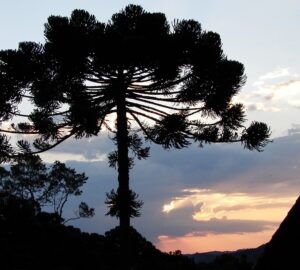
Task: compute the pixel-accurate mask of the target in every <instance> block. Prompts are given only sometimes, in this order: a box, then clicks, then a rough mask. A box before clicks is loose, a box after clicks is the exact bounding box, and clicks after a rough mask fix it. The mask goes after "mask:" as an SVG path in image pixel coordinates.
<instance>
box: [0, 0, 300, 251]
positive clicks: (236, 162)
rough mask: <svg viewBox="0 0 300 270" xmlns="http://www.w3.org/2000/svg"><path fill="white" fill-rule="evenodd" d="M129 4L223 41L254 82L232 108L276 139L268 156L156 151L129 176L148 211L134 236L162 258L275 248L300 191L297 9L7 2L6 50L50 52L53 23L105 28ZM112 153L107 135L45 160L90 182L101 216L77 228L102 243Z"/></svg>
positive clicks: (214, 149)
mask: <svg viewBox="0 0 300 270" xmlns="http://www.w3.org/2000/svg"><path fill="white" fill-rule="evenodd" d="M0 1H1V0H0ZM129 3H132V4H139V5H141V6H142V7H143V8H144V9H145V10H146V11H150V12H154V11H155V12H163V13H165V14H166V16H167V18H168V20H169V22H171V21H172V20H174V19H175V18H179V19H183V18H184V19H195V20H197V21H199V22H200V23H201V25H202V28H203V29H204V30H208V31H215V32H217V33H219V34H220V36H221V39H222V42H223V49H224V53H225V54H226V55H227V56H228V58H229V59H233V60H237V61H240V62H241V63H243V64H244V65H245V69H246V75H247V82H246V84H245V86H244V87H243V88H242V90H241V92H240V94H239V95H238V96H236V97H235V99H234V101H235V102H242V103H244V104H245V105H246V110H247V111H246V118H247V119H248V120H247V122H246V123H245V124H246V125H248V124H249V123H251V122H252V121H253V120H254V119H255V120H258V121H263V122H265V123H267V124H268V125H269V126H270V127H271V130H272V139H273V142H272V143H270V144H268V145H267V146H266V148H265V150H264V152H261V153H258V152H254V151H249V150H246V149H243V147H242V146H241V145H236V144H221V145H213V144H212V145H205V146H204V148H199V147H197V146H196V145H192V146H191V147H189V148H187V149H182V150H169V151H165V150H163V149H162V148H161V147H158V146H155V145H151V149H150V158H149V159H147V160H143V161H138V162H137V163H136V165H135V166H134V168H133V170H132V171H131V186H132V189H133V190H134V191H136V192H137V193H138V194H139V195H140V198H141V199H142V200H143V201H144V202H145V204H144V206H143V208H142V216H141V217H140V218H136V219H133V220H132V224H133V226H134V227H135V228H136V229H137V230H138V231H139V232H140V233H141V234H142V235H144V236H145V237H146V238H147V239H148V240H150V241H152V242H153V244H155V245H156V247H158V248H159V249H161V250H162V251H171V250H178V249H179V250H181V251H182V252H183V253H195V252H199V253H202V252H209V251H216V250H218V251H229V250H237V249H247V248H255V247H258V246H260V245H261V244H264V243H266V242H268V241H269V240H270V239H271V236H272V235H273V233H274V232H275V231H276V229H277V228H278V225H279V224H280V222H281V221H282V220H283V219H284V217H285V216H286V215H287V213H288V211H289V209H290V208H291V207H292V205H293V204H294V202H295V201H296V199H297V197H298V196H299V190H300V181H299V179H298V175H299V172H300V154H299V153H300V151H299V150H300V121H299V120H298V116H299V109H300V62H299V61H297V60H298V59H300V52H299V49H298V48H299V45H300V38H299V37H297V36H296V35H295V33H296V31H297V25H299V23H300V18H299V16H298V13H299V11H300V3H299V2H297V1H296V0H288V1H286V2H285V3H282V1H279V0H277V1H271V0H267V1H264V2H263V3H262V2H261V1H258V0H255V1H251V3H240V1H238V0H229V1H227V3H226V4H225V3H224V2H221V1H220V0H212V1H209V3H207V2H206V3H204V2H202V1H196V0H185V1H183V0H176V1H173V2H172V5H170V4H169V3H168V1H165V0H163V1H151V3H149V2H147V1H145V0H144V1H125V0H122V1H118V2H117V3H116V2H114V3H107V2H104V1H96V0H92V1H89V3H84V2H83V1H80V0H75V1H72V3H71V2H64V3H61V2H60V1H58V0H54V1H52V2H51V3H43V4H37V2H36V1H34V0H28V1H26V3H25V2H24V3H19V2H17V1H16V0H12V1H10V2H5V3H4V1H3V3H2V9H1V10H0V14H1V16H0V20H1V22H0V35H1V37H2V40H1V42H0V49H1V50H4V49H16V48H17V45H18V42H20V41H25V40H26V41H35V42H41V43H43V42H44V38H43V27H44V23H45V22H46V20H47V18H48V17H49V16H50V15H61V16H69V15H70V14H71V11H72V10H74V9H77V8H79V9H85V10H87V11H89V12H90V13H91V14H94V15H95V16H96V18H97V19H98V20H99V21H101V22H107V20H109V18H110V17H111V15H113V14H114V13H116V12H118V11H120V10H121V9H123V8H124V7H125V6H126V5H128V4H129ZM278 18H280V20H278ZM25 109H26V108H25ZM112 149H114V146H113V144H112V142H111V141H110V140H109V136H108V134H107V133H106V132H102V133H101V135H100V136H98V137H92V138H90V139H84V140H83V139H82V140H77V141H76V142H75V141H74V140H73V139H72V140H69V141H68V142H65V144H62V145H61V146H59V147H57V148H55V149H53V150H51V152H48V153H45V154H42V155H41V157H42V158H43V160H44V161H45V162H53V161H54V160H56V159H58V160H60V161H62V162H66V164H67V165H68V166H71V167H74V168H75V169H76V170H77V171H78V172H80V173H81V172H85V173H86V175H87V176H89V180H88V183H87V184H86V185H85V186H84V187H83V190H84V192H83V195H82V196H81V197H80V199H79V200H81V199H83V200H85V201H87V202H88V204H89V205H91V206H92V207H95V210H96V216H95V217H94V218H93V219H91V220H79V221H74V222H73V223H72V225H74V226H77V227H79V228H80V229H81V230H83V231H86V232H97V233H100V234H103V233H104V232H105V231H107V230H109V229H111V228H113V227H115V225H116V224H117V221H116V220H115V219H112V218H110V217H107V216H105V213H106V212H107V209H106V206H105V205H104V200H105V192H109V191H110V190H111V189H112V188H115V187H116V184H117V183H116V181H115V179H116V171H115V170H113V169H111V168H109V167H108V163H107V154H108V153H109V152H110V151H111V150H112ZM77 203H78V200H77V199H76V200H72V201H70V203H69V205H68V206H67V209H66V213H65V214H66V215H71V214H72V211H73V209H74V205H76V204H77Z"/></svg>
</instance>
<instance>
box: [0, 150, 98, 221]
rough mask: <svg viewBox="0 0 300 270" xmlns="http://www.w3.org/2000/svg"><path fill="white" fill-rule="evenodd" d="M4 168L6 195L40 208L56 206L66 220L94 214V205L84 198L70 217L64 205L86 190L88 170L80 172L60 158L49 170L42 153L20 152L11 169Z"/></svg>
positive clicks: (0, 177) (1, 182)
mask: <svg viewBox="0 0 300 270" xmlns="http://www.w3.org/2000/svg"><path fill="white" fill-rule="evenodd" d="M0 168H1V169H0V192H1V194H2V196H4V197H5V196H6V197H7V196H8V197H9V196H13V197H15V198H18V199H20V200H27V201H31V202H32V203H33V204H34V205H37V206H38V207H39V208H41V207H45V206H52V207H53V212H54V213H55V214H56V215H57V217H58V219H59V220H60V221H61V222H63V223H66V222H68V221H70V220H74V219H78V218H89V217H92V216H93V215H94V209H93V208H90V207H89V206H88V205H87V204H86V203H85V202H81V203H80V204H79V206H78V210H77V211H75V216H74V217H72V218H68V219H66V220H64V218H63V209H64V207H65V204H66V203H67V201H68V199H69V198H70V196H79V195H81V194H82V190H81V187H82V185H83V184H85V183H86V180H87V179H88V178H87V177H86V176H85V174H84V173H82V174H79V173H76V171H75V170H74V169H71V168H68V167H66V165H65V164H63V163H61V162H59V161H55V163H54V165H52V166H51V168H50V169H49V170H48V168H47V167H46V165H45V164H44V163H43V162H42V160H41V158H40V157H39V156H38V155H26V156H19V157H18V160H17V163H15V164H13V165H12V166H11V167H10V171H7V170H6V169H4V168H3V167H0Z"/></svg>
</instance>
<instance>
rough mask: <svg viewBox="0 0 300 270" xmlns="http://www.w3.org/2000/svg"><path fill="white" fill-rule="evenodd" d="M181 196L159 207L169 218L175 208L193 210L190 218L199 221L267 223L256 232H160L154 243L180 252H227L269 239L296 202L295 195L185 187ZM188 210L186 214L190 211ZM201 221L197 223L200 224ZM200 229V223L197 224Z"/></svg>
mask: <svg viewBox="0 0 300 270" xmlns="http://www.w3.org/2000/svg"><path fill="white" fill-rule="evenodd" d="M182 192H183V193H182V194H183V195H182V196H179V197H176V198H173V199H171V200H170V201H169V202H167V203H165V204H164V205H163V207H162V212H163V213H164V214H165V215H166V217H168V215H169V214H170V213H171V212H172V213H173V215H174V214H175V215H176V210H178V209H187V208H189V209H193V211H192V214H191V216H190V217H188V216H187V218H190V219H191V220H194V221H196V222H197V221H198V222H210V221H214V220H218V221H219V222H222V220H224V221H228V222H230V221H244V222H247V221H249V222H255V221H257V222H266V224H267V223H268V222H269V225H268V226H265V227H262V228H261V231H259V232H247V231H245V232H243V228H239V229H240V230H241V232H243V233H240V232H237V233H235V232H228V233H224V232H221V231H220V232H218V231H201V230H199V231H195V232H192V231H191V232H190V233H188V234H186V235H182V236H174V237H173V236H168V235H161V236H159V237H158V241H157V242H156V246H157V247H158V248H159V249H160V250H162V251H166V252H168V251H174V250H181V251H182V252H183V253H195V252H208V251H216V250H218V251H230V250H237V249H244V248H255V247H258V246H260V245H262V244H264V243H266V242H268V241H269V240H270V239H271V237H272V235H273V234H274V232H275V231H276V229H277V226H276V224H278V225H279V224H280V223H281V221H282V220H283V219H284V218H285V217H286V215H287V213H288V211H289V209H290V208H291V207H292V205H293V204H294V203H295V199H296V197H295V196H282V197H279V196H274V195H272V194H265V195H263V194H259V195H258V194H247V193H222V192H215V191H213V190H208V189H185V190H182ZM189 212H190V211H188V212H187V213H189ZM199 224H200V223H199ZM200 228H201V226H200Z"/></svg>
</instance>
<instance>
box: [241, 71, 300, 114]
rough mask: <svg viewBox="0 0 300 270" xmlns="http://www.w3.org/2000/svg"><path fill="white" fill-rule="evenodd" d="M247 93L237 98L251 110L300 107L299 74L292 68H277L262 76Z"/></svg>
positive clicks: (282, 109) (273, 110)
mask: <svg viewBox="0 0 300 270" xmlns="http://www.w3.org/2000/svg"><path fill="white" fill-rule="evenodd" d="M252 86H253V88H252V89H250V90H249V91H248V92H247V94H246V95H245V94H240V95H239V96H238V97H236V98H235V101H236V102H241V103H243V104H244V105H245V108H246V109H247V110H248V111H250V112H254V111H257V112H267V113H269V112H271V113H274V112H282V111H285V110H288V109H290V108H300V80H299V75H298V74H297V73H295V72H291V71H290V68H276V69H274V70H273V71H271V72H268V73H266V74H264V75H262V76H260V77H259V78H258V79H257V80H256V81H255V82H254V83H253V84H252Z"/></svg>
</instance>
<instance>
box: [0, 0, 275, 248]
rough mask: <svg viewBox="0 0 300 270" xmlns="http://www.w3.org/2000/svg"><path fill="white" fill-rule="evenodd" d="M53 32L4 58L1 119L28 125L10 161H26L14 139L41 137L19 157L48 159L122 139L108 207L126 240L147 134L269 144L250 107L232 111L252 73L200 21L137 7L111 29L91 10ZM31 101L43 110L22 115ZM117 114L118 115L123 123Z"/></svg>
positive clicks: (4, 151)
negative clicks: (98, 140)
mask: <svg viewBox="0 0 300 270" xmlns="http://www.w3.org/2000/svg"><path fill="white" fill-rule="evenodd" d="M44 33H45V38H46V41H45V44H37V43H34V42H23V43H20V45H19V49H18V50H16V51H13V50H6V51H1V52H0V85H1V92H2V95H1V97H0V105H1V106H0V107H1V111H0V117H1V120H2V121H5V120H8V119H11V118H16V117H28V119H29V121H27V122H19V123H18V124H14V125H11V126H10V127H9V128H4V126H3V127H2V129H1V131H2V135H1V137H0V144H1V146H2V147H1V150H0V151H1V152H0V154H1V160H2V161H7V160H10V159H11V158H12V157H13V156H14V155H16V154H18V151H17V150H14V149H13V148H12V146H11V144H10V142H9V140H8V137H7V134H5V133H21V134H23V133H26V134H32V135H37V138H36V139H35V140H34V142H33V147H34V148H35V150H34V149H32V148H31V147H30V145H29V143H28V142H25V141H19V142H18V146H19V151H21V152H32V151H37V152H43V151H47V150H49V149H51V148H54V147H55V146H57V145H58V144H60V143H62V142H64V141H65V140H67V139H68V138H70V137H74V138H76V139H80V138H82V137H91V136H97V135H98V134H99V132H100V131H101V129H103V128H106V129H107V130H109V131H111V132H113V133H114V140H115V142H116V147H117V150H116V151H115V152H113V153H111V154H110V155H109V160H110V165H111V166H115V167H116V168H117V169H118V184H119V186H118V189H117V191H114V192H113V193H111V195H110V196H109V197H108V204H109V205H111V206H113V207H115V206H116V205H115V203H112V199H113V200H114V202H117V203H118V205H117V208H118V209H117V210H116V208H113V209H111V210H110V214H115V215H117V216H118V217H119V219H120V226H121V227H122V228H123V229H124V232H126V230H127V229H128V228H129V226H130V217H132V216H135V214H132V213H134V212H135V211H136V210H137V209H134V208H132V206H133V204H132V198H133V197H134V199H136V198H135V196H133V195H132V194H134V193H133V192H132V191H131V190H130V188H129V169H130V168H131V167H132V165H133V157H137V158H139V159H142V158H146V157H148V156H149V148H148V147H143V140H142V136H144V137H145V138H146V140H149V141H151V142H154V143H156V144H160V145H162V146H163V147H164V148H166V149H168V148H172V147H174V148H179V149H180V148H183V147H187V146H188V145H190V144H191V143H192V142H196V143H198V144H199V146H201V147H202V146H203V145H204V144H206V143H221V142H224V143H232V142H241V143H242V145H243V146H244V147H245V148H248V149H250V150H253V149H256V150H258V151H261V150H262V148H263V147H264V146H265V145H266V144H267V143H268V138H269V135H270V130H269V128H268V127H267V125H266V124H264V123H259V122H253V123H252V124H251V125H250V126H249V127H248V128H247V127H244V126H243V122H244V120H245V115H244V108H243V105H242V104H233V103H232V97H233V96H235V95H236V94H237V93H238V92H239V90H240V88H241V87H242V86H243V84H244V83H245V74H244V67H243V65H242V64H241V63H239V62H237V61H232V60H229V59H228V58H227V57H226V55H225V53H224V52H223V50H222V43H221V40H220V37H219V35H218V34H216V33H213V32H206V31H203V30H202V29H201V26H200V24H199V23H198V22H197V21H194V20H175V21H174V22H173V23H172V24H171V25H170V24H169V23H168V22H167V20H166V17H165V15H164V14H162V13H149V12H146V11H145V10H143V8H142V7H140V6H137V5H129V6H127V7H126V8H125V9H124V10H121V11H120V12H119V13H116V14H114V15H113V16H112V18H111V20H110V21H108V22H107V23H100V22H98V21H97V20H96V18H95V17H94V16H93V15H90V14H89V13H88V12H86V11H83V10H74V11H73V13H72V14H71V16H70V18H68V17H60V16H50V17H49V18H48V22H47V23H46V24H45V32H44ZM24 99H27V100H29V101H30V102H31V103H32V104H33V105H34V110H33V111H32V113H31V114H29V115H24V114H22V113H20V112H19V110H18V107H17V105H18V104H20V102H21V101H22V100H24ZM108 116H115V119H116V122H115V125H110V122H109V119H108ZM130 152H132V153H133V155H132V156H130ZM135 205H137V204H135ZM124 234H126V233H124ZM124 245H125V244H124ZM125 249H126V247H125Z"/></svg>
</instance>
